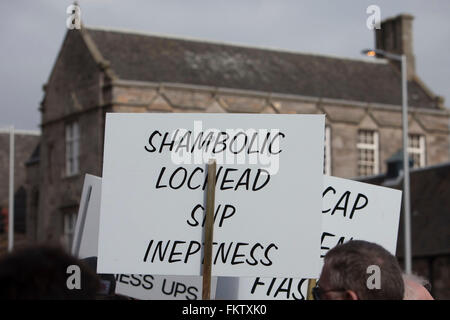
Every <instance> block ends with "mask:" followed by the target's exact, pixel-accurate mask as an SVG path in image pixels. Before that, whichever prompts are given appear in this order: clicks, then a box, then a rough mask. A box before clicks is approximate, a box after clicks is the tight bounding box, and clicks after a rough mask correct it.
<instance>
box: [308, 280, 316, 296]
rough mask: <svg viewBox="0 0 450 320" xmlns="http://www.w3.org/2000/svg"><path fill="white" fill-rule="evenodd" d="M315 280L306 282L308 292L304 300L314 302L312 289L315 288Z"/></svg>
mask: <svg viewBox="0 0 450 320" xmlns="http://www.w3.org/2000/svg"><path fill="white" fill-rule="evenodd" d="M316 283H317V280H316V279H309V280H308V292H307V296H306V300H314V297H313V294H312V289H313V288H314V287H315V286H316Z"/></svg>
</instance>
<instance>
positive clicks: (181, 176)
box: [97, 113, 325, 277]
mask: <svg viewBox="0 0 450 320" xmlns="http://www.w3.org/2000/svg"><path fill="white" fill-rule="evenodd" d="M324 122H325V119H324V116H323V115H294V114H291V115H269V114H257V115H256V114H254V115H253V114H252V115H250V114H151V113H148V114H119V113H111V114H107V116H106V128H105V148H104V162H103V186H102V188H103V190H102V201H101V215H100V231H99V256H98V265H97V270H98V272H101V273H124V274H129V273H133V274H141V273H151V274H172V275H201V265H202V252H203V248H202V247H203V244H202V237H203V228H202V222H203V217H204V209H203V208H204V205H205V202H204V197H205V187H206V171H205V170H206V166H205V164H206V163H207V161H208V160H209V159H210V158H214V159H216V161H217V187H216V196H215V197H216V208H215V217H216V219H215V224H214V244H213V259H212V260H213V261H212V263H213V265H212V274H213V275H216V276H217V275H222V276H255V275H263V276H298V275H299V274H303V275H307V276H310V277H315V276H318V274H317V270H318V268H319V264H320V259H319V257H318V256H319V248H320V242H319V241H320V230H321V216H320V215H319V214H317V212H319V210H320V209H321V207H322V199H321V191H322V184H323V181H322V180H323V175H322V171H323V143H324Z"/></svg>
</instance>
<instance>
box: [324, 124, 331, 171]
mask: <svg viewBox="0 0 450 320" xmlns="http://www.w3.org/2000/svg"><path fill="white" fill-rule="evenodd" d="M324 155H325V159H324V164H323V165H324V168H323V174H325V175H327V176H331V128H330V126H325V150H324Z"/></svg>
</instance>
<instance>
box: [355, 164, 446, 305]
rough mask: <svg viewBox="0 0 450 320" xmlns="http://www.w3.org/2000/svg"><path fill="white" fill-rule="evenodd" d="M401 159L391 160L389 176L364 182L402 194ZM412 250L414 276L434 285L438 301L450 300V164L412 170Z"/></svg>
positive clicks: (400, 253)
mask: <svg viewBox="0 0 450 320" xmlns="http://www.w3.org/2000/svg"><path fill="white" fill-rule="evenodd" d="M402 160H403V159H402V157H401V156H397V155H395V156H394V157H392V158H391V159H389V160H388V170H387V172H386V173H383V174H379V175H376V176H371V177H367V178H362V179H361V180H362V181H363V182H367V183H372V184H376V185H382V186H386V187H389V188H395V189H399V190H402V187H403V175H402V174H401V173H400V172H401V170H402V169H403V161H402ZM410 183H411V191H410V192H411V234H412V237H411V249H412V252H411V253H412V258H413V272H414V273H417V274H419V275H421V276H423V277H425V278H426V279H428V280H429V281H430V283H431V293H432V295H433V296H434V297H435V298H438V299H450V228H449V226H450V162H446V163H442V164H439V165H435V166H429V167H425V168H416V169H412V170H411V173H410ZM404 243H405V242H404V222H403V215H401V217H400V225H399V233H398V241H397V256H398V258H399V260H400V262H401V263H403V257H404V249H405V248H404Z"/></svg>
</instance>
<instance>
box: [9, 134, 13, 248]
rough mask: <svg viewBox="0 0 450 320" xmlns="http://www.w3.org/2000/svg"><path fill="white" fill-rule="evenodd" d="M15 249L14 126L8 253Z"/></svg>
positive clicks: (10, 167)
mask: <svg viewBox="0 0 450 320" xmlns="http://www.w3.org/2000/svg"><path fill="white" fill-rule="evenodd" d="M13 248H14V126H11V127H10V128H9V209H8V251H9V252H11V251H12V250H13Z"/></svg>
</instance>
